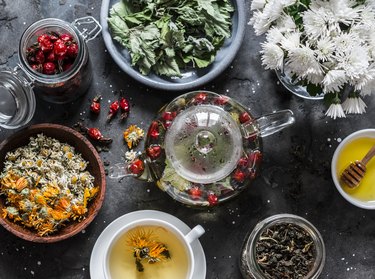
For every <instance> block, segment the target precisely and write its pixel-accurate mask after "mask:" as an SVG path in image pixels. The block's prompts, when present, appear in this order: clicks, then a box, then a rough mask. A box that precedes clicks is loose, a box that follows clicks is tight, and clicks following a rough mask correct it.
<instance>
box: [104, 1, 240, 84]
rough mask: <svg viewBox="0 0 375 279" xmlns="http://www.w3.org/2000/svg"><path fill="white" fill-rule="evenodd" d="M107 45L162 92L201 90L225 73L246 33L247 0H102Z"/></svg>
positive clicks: (116, 58) (124, 66) (121, 64)
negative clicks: (202, 86)
mask: <svg viewBox="0 0 375 279" xmlns="http://www.w3.org/2000/svg"><path fill="white" fill-rule="evenodd" d="M100 21H101V25H102V27H103V31H102V35H103V39H104V42H105V45H106V47H107V49H108V51H109V53H110V54H111V56H112V58H113V59H114V61H115V62H116V63H117V64H118V66H119V67H120V68H121V69H122V70H123V71H124V72H126V73H127V74H128V75H130V76H131V77H133V78H134V79H136V80H137V81H139V82H141V83H143V84H145V85H147V86H150V87H153V88H156V89H161V90H175V91H177V90H188V89H192V88H197V87H199V86H201V85H203V84H205V83H207V82H209V81H211V80H212V79H214V78H215V77H217V76H218V75H219V74H220V73H222V72H223V71H224V70H225V69H226V68H227V67H228V66H229V64H230V63H231V62H232V60H233V59H234V57H235V56H236V53H237V52H238V50H239V48H240V46H241V43H242V40H243V37H244V32H245V26H246V7H245V3H244V0H220V1H218V0H212V1H198V0H173V1H157V0H150V1H141V0H104V1H102V6H101V13H100Z"/></svg>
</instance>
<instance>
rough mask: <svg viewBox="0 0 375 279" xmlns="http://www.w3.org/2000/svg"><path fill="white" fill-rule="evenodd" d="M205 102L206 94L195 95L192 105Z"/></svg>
mask: <svg viewBox="0 0 375 279" xmlns="http://www.w3.org/2000/svg"><path fill="white" fill-rule="evenodd" d="M206 100H207V94H206V93H203V92H201V93H198V94H197V95H195V97H194V101H193V102H194V103H195V104H202V103H204V102H205V101H206Z"/></svg>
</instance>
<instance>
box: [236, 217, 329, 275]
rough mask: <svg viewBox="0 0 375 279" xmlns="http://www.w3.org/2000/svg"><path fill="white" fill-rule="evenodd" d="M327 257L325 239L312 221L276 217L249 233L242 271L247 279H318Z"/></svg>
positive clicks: (244, 244)
mask: <svg viewBox="0 0 375 279" xmlns="http://www.w3.org/2000/svg"><path fill="white" fill-rule="evenodd" d="M325 258H326V255H325V246H324V242H323V238H322V236H321V234H320V233H319V231H318V230H317V229H316V228H315V227H314V226H313V225H312V224H311V223H310V222H309V221H307V220H306V219H304V218H302V217H300V216H297V215H292V214H277V215H273V216H271V217H268V218H266V219H264V220H263V221H261V222H259V223H258V224H257V225H256V226H255V228H254V229H253V230H252V231H251V232H249V233H248V235H247V236H246V238H245V241H244V243H243V246H242V251H241V256H240V269H241V273H242V276H243V278H246V279H253V278H256V279H272V278H278V279H287V278H288V279H297V278H304V279H316V278H318V277H319V275H320V274H321V272H322V270H323V267H324V263H325Z"/></svg>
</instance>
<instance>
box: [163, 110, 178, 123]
mask: <svg viewBox="0 0 375 279" xmlns="http://www.w3.org/2000/svg"><path fill="white" fill-rule="evenodd" d="M176 115H177V113H176V112H175V111H173V112H172V111H165V112H163V115H162V118H163V120H165V121H172V120H173V119H174V118H175V117H176Z"/></svg>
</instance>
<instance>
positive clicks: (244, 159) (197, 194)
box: [109, 91, 295, 206]
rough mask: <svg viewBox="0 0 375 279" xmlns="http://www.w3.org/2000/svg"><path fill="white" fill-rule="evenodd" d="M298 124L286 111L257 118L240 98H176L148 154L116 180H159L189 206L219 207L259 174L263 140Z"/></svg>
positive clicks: (117, 170)
mask: <svg viewBox="0 0 375 279" xmlns="http://www.w3.org/2000/svg"><path fill="white" fill-rule="evenodd" d="M294 121H295V119H294V116H293V112H292V111H290V110H283V111H278V112H274V113H271V114H268V115H265V116H262V117H259V118H254V117H253V116H252V115H251V114H250V112H249V110H248V109H246V108H245V107H244V106H242V105H241V104H240V103H238V102H236V101H235V100H233V99H231V98H229V97H227V96H224V95H219V94H216V93H213V92H208V91H194V92H190V93H186V94H184V95H181V96H179V97H177V98H175V99H174V100H173V101H172V102H170V103H169V104H167V105H166V106H164V107H163V108H162V109H161V110H160V111H159V113H158V118H157V119H155V120H154V121H152V123H151V125H150V127H149V129H148V133H147V137H146V142H145V151H144V152H143V153H142V154H140V155H139V156H138V157H137V158H135V159H134V160H132V161H131V162H128V163H127V164H116V165H114V166H112V167H111V168H110V171H109V177H110V178H121V177H124V176H128V175H132V176H135V177H137V178H139V179H142V180H146V181H149V182H151V181H153V182H156V184H157V186H158V187H159V188H160V189H161V190H163V191H165V192H167V193H168V194H169V195H170V196H171V197H173V198H174V199H175V200H177V201H179V202H181V203H183V204H186V205H188V206H215V205H217V204H219V203H221V202H224V201H226V200H228V199H231V198H233V197H235V196H237V195H238V194H239V193H240V192H241V191H242V190H244V189H245V188H247V187H248V186H249V185H250V184H251V182H252V181H253V180H254V179H255V177H256V176H257V175H258V173H259V166H260V164H261V161H262V157H263V154H262V137H265V136H268V135H271V134H273V133H275V132H277V131H279V130H281V129H283V128H285V127H287V126H289V125H291V124H293V123H294Z"/></svg>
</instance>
